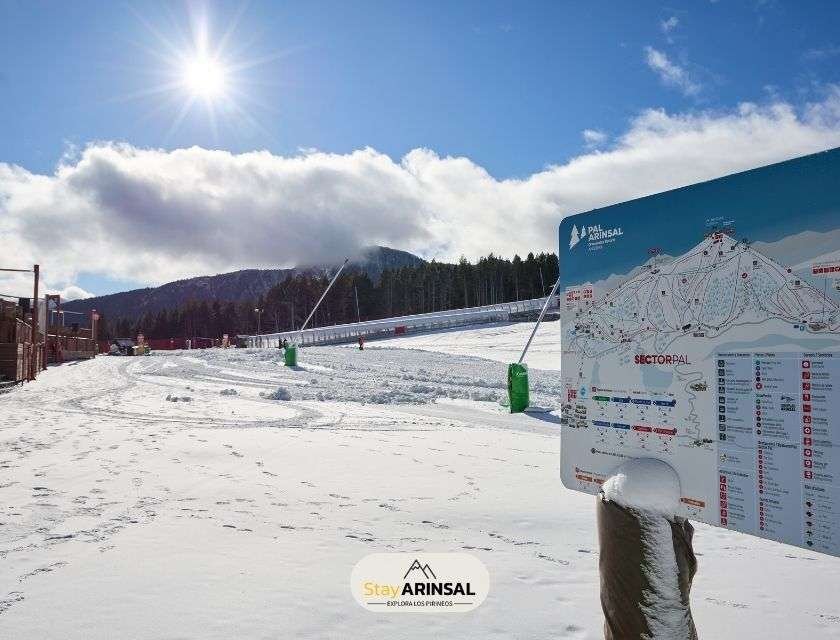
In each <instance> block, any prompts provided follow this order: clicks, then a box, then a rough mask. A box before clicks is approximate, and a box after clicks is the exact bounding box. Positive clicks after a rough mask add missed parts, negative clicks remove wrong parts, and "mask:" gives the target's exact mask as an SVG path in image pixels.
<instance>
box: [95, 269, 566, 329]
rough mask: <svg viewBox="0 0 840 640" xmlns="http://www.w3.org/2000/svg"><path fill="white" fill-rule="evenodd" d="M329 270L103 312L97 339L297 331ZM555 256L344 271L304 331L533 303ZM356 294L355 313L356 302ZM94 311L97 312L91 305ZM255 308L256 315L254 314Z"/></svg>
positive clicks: (547, 281) (551, 276)
mask: <svg viewBox="0 0 840 640" xmlns="http://www.w3.org/2000/svg"><path fill="white" fill-rule="evenodd" d="M334 273H335V269H331V270H325V271H321V272H319V273H316V272H314V271H312V270H307V271H304V272H297V273H295V272H290V273H287V274H286V276H285V277H284V278H283V279H282V280H281V281H280V282H278V283H277V284H275V285H274V286H272V287H271V288H269V289H268V290H267V291H266V292H265V293H264V294H260V295H255V296H253V297H251V298H248V299H244V300H239V301H237V302H235V301H227V302H226V301H222V300H218V299H216V300H208V299H206V298H205V299H192V300H189V301H187V302H186V303H185V304H175V305H173V306H171V307H168V308H162V309H159V310H156V311H146V312H144V313H142V314H141V315H140V316H139V317H130V316H129V317H119V316H117V317H114V316H108V315H107V314H105V317H104V319H103V324H101V325H100V326H101V329H102V331H101V332H100V334H101V335H102V337H103V338H107V337H117V336H134V335H136V334H137V333H140V332H142V333H143V334H144V335H146V336H147V337H150V338H171V337H195V336H200V337H207V338H218V337H220V336H221V335H222V334H225V333H227V334H229V335H237V334H244V333H248V334H253V333H256V332H257V329H258V325H259V329H260V330H261V332H263V333H268V332H274V331H285V330H289V329H296V328H299V327H300V325H301V323H302V322H303V321H304V319H305V318H306V316H307V315H308V314H309V312H310V310H311V309H312V307H313V306H314V305H315V303H316V302H317V300H318V298H319V297H320V296H321V294H322V293H323V291H324V289H325V288H326V287H327V284H328V283H329V281H330V278H331V276H332V274H334ZM557 273H558V272H557V256H556V255H554V254H546V253H541V254H539V255H536V256H535V255H533V254H528V256H527V258H526V259H525V260H523V259H521V258H520V257H519V256H514V258H513V259H512V260H507V259H503V258H499V257H497V256H494V255H492V254H491V255H489V256H487V257H485V258H481V259H479V260H478V261H477V262H476V263H474V264H472V263H470V262H468V261H467V260H466V259H463V258H462V259H461V260H460V261H459V262H458V264H448V263H441V262H435V261H432V262H423V261H420V260H419V259H417V264H415V265H412V266H398V267H396V268H386V269H385V270H383V271H382V272H381V273H380V274H379V277H378V279H376V278H373V277H372V276H371V275H370V273H368V272H366V271H365V270H363V269H362V268H360V267H359V266H352V267H349V268H348V269H346V270H345V271H344V272H343V273H342V275H341V277H340V278H339V279H338V281H337V282H336V283H335V285H334V287H333V289H332V290H331V291H330V293H329V295H328V296H327V298H326V299H325V300H324V302H323V304H322V305H321V308H320V309H319V310H318V313H317V314H316V315H315V317H314V318H313V320H312V322H311V323H310V326H327V325H333V324H343V323H347V322H355V321H356V320H357V319H361V320H372V319H378V318H386V317H392V316H400V315H409V314H414V313H427V312H433V311H445V310H449V309H460V308H463V307H470V306H478V305H486V304H495V303H500V302H510V301H513V300H525V299H528V298H538V297H541V296H543V295H545V294H546V293H548V290H549V289H550V288H551V286H552V285H553V284H554V281H555V280H556V279H557ZM357 295H358V310H357V306H356V299H357ZM97 308H98V307H97ZM255 309H260V310H262V311H261V313H259V314H258V313H257V312H255Z"/></svg>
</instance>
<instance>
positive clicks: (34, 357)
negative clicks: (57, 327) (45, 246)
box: [29, 264, 46, 380]
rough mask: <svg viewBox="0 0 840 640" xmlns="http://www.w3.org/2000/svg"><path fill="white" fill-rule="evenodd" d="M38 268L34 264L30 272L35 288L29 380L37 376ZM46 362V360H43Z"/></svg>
mask: <svg viewBox="0 0 840 640" xmlns="http://www.w3.org/2000/svg"><path fill="white" fill-rule="evenodd" d="M39 271H40V267H39V266H38V265H37V264H36V265H34V266H33V267H32V272H33V273H34V274H35V277H34V280H35V287H34V292H33V295H32V347H31V348H32V353H31V354H30V359H31V363H30V371H29V379H30V380H34V379H35V376H37V375H38V338H39V336H38V279H39V278H38V276H39ZM44 360H45V361H46V358H44Z"/></svg>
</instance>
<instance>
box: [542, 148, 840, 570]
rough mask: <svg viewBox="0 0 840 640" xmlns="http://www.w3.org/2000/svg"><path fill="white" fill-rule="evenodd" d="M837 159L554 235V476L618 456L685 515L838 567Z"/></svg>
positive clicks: (596, 478) (585, 482) (609, 463)
mask: <svg viewBox="0 0 840 640" xmlns="http://www.w3.org/2000/svg"><path fill="white" fill-rule="evenodd" d="M838 184H840V152H838V150H834V151H830V152H825V153H822V154H816V155H814V156H808V157H806V158H801V159H798V160H792V161H789V162H785V163H781V164H778V165H772V166H771V167H766V168H763V169H758V170H755V171H750V172H746V173H743V174H736V175H734V176H729V177H727V178H722V179H720V180H715V181H712V182H708V183H703V184H700V185H695V186H693V187H687V188H684V189H679V190H676V191H672V192H667V193H663V194H659V195H656V196H651V197H648V198H643V199H640V200H635V201H632V202H628V203H624V204H621V205H615V206H613V207H607V208H605V209H601V210H596V211H593V212H590V213H586V214H580V215H577V216H572V217H570V218H567V219H565V220H564V221H563V223H562V224H561V226H560V230H559V233H560V253H559V255H560V273H561V285H562V289H563V290H564V291H565V301H564V303H563V306H562V312H561V319H562V323H561V324H562V334H563V335H562V338H563V356H562V375H563V380H564V393H565V397H564V398H563V403H562V449H561V450H562V454H561V455H562V460H561V465H562V479H563V483H564V484H565V485H566V486H567V487H570V488H573V489H578V490H581V491H586V492H590V493H596V492H597V491H598V489H599V487H600V484H601V483H602V482H603V481H604V480H605V479H606V478H607V477H608V476H609V475H610V473H611V472H612V471H613V470H614V469H615V468H616V467H617V466H619V465H620V464H621V462H622V461H623V460H624V459H626V458H633V457H653V458H658V459H661V460H664V461H666V462H668V463H669V464H671V465H672V466H673V467H674V469H675V470H676V471H677V473H678V474H679V476H680V482H681V491H682V499H681V502H682V505H683V513H682V515H685V516H687V517H690V518H693V519H697V520H700V521H703V522H707V523H709V524H714V525H718V526H722V527H727V528H731V529H734V530H738V531H742V532H746V533H750V534H754V535H758V536H761V537H765V538H769V539H773V540H777V541H780V542H786V543H789V544H794V545H799V546H803V547H806V548H809V549H814V550H817V551H822V552H825V553H831V554H834V555H840V291H839V290H838V289H840V192H839V191H838V187H837V186H836V185H838Z"/></svg>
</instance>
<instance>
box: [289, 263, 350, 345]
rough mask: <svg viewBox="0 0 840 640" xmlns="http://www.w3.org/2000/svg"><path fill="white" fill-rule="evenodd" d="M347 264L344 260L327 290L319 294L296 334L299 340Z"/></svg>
mask: <svg viewBox="0 0 840 640" xmlns="http://www.w3.org/2000/svg"><path fill="white" fill-rule="evenodd" d="M348 262H350V258H345V259H344V264H342V265H341V267H339V269H338V271H336V272H335V275H334V276H333V279H332V280H330V283H329V284H328V285H327V288H326V289H324V293H322V294H321V297H320V298H318V302H316V303H315V307H314V308H313V309H312V312H311V313H310V314H309V316H308V317H307V318H306V320H305V321H304V323H303V325H301V327H300V331H299V332H298V333H299V334H300V338H301V339H302V338H303V330H304V329H306V325H308V324H309V321H310V320H312V316H314V315H315V312H316V311H317V310H318V307H320V306H321V303H322V302H323V301H324V298H326V297H327V294H328V293H329V291H330V289H332V286H333V285H334V284H335V281H336V280H338V276H340V275H341V272H342V271H343V270H344V267H346V266H347V263H348Z"/></svg>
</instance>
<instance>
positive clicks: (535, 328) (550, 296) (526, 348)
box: [516, 276, 560, 364]
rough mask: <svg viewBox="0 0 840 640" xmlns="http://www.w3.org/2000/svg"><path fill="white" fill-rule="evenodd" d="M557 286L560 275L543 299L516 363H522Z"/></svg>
mask: <svg viewBox="0 0 840 640" xmlns="http://www.w3.org/2000/svg"><path fill="white" fill-rule="evenodd" d="M559 286H560V277H559V276H558V278H557V282H555V283H554V287H552V289H551V293H549V294H548V298H546V300H545V304H544V305H543V308H542V311H540V317H539V318H538V319H537V324H535V325H534V330H533V331H532V332H531V336H530V337H529V338H528V342H527V343H525V348H524V349H523V350H522V355H521V356H519V360H517V361H516V363H517V364H522V361H523V360H524V359H525V354H526V353H528V347H530V346H531V340H533V339H534V335H536V333H537V329H539V328H540V323H541V322H542V321H543V318H544V317H545V312H546V311H548V305H549V304H551V301H552V300H553V299H554V294H556V293H557V287H559Z"/></svg>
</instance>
